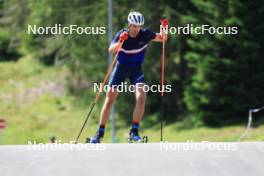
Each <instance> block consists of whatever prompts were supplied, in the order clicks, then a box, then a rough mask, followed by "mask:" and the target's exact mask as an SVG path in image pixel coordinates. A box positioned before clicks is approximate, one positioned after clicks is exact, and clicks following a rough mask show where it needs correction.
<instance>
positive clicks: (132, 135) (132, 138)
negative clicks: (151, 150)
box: [127, 129, 148, 143]
mask: <svg viewBox="0 0 264 176" xmlns="http://www.w3.org/2000/svg"><path fill="white" fill-rule="evenodd" d="M127 141H128V143H147V142H148V137H147V136H143V138H141V137H140V136H139V134H138V129H131V130H130V132H129V137H128V138H127Z"/></svg>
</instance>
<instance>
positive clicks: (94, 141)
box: [85, 131, 104, 144]
mask: <svg viewBox="0 0 264 176" xmlns="http://www.w3.org/2000/svg"><path fill="white" fill-rule="evenodd" d="M103 137H104V133H103V132H100V131H97V132H96V134H95V135H94V136H93V137H91V138H87V139H86V141H85V142H86V143H91V144H99V143H101V141H102V139H103Z"/></svg>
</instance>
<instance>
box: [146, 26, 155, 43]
mask: <svg viewBox="0 0 264 176" xmlns="http://www.w3.org/2000/svg"><path fill="white" fill-rule="evenodd" d="M144 36H145V39H146V41H147V42H150V41H151V40H153V39H155V37H156V33H155V32H152V31H151V30H149V29H145V31H144Z"/></svg>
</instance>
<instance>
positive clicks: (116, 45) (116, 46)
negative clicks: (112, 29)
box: [108, 41, 123, 53]
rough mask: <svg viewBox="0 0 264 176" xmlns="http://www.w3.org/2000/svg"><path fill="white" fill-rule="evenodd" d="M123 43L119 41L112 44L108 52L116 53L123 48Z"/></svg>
mask: <svg viewBox="0 0 264 176" xmlns="http://www.w3.org/2000/svg"><path fill="white" fill-rule="evenodd" d="M122 43H123V42H121V41H118V42H116V43H112V44H111V45H110V46H109V48H108V52H109V53H116V52H117V51H118V49H119V48H120V47H121V45H122Z"/></svg>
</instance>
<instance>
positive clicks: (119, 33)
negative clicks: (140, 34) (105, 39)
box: [112, 29, 126, 43]
mask: <svg viewBox="0 0 264 176" xmlns="http://www.w3.org/2000/svg"><path fill="white" fill-rule="evenodd" d="M124 31H126V30H125V29H121V30H120V31H118V32H117V33H116V35H115V37H114V38H113V40H112V43H116V42H118V40H119V37H120V35H121V34H122V32H124Z"/></svg>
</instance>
